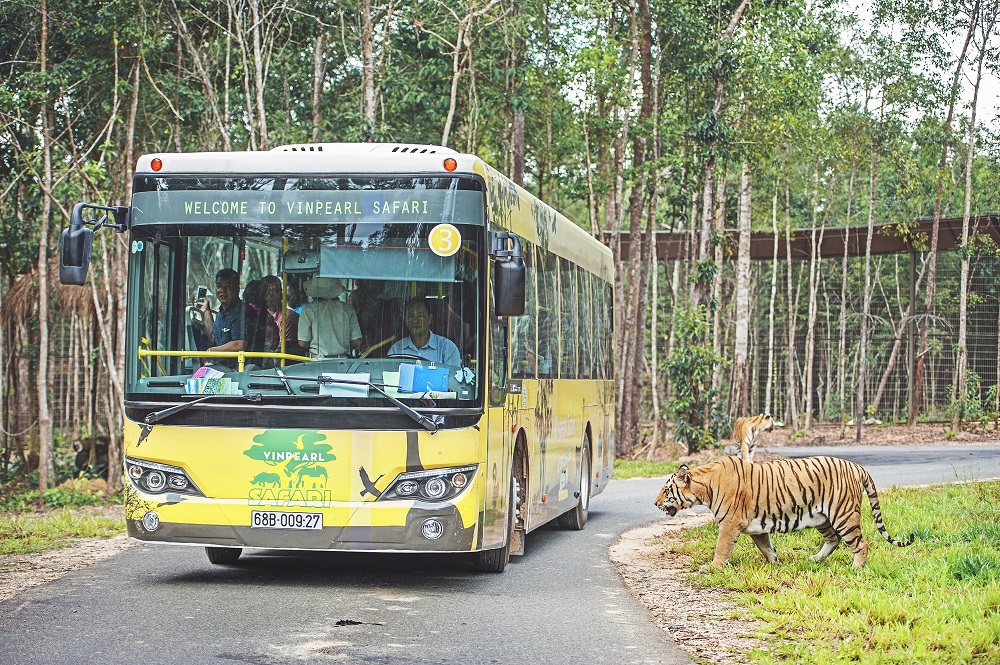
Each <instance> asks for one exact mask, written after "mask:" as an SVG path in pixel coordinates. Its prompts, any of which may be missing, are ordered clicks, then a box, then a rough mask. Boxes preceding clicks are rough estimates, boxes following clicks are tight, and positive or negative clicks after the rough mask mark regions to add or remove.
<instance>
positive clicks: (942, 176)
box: [909, 0, 979, 427]
mask: <svg viewBox="0 0 1000 665" xmlns="http://www.w3.org/2000/svg"><path fill="white" fill-rule="evenodd" d="M978 16H979V0H976V2H975V3H974V4H973V6H972V10H971V11H970V13H969V28H968V30H967V31H966V34H965V43H964V45H963V46H962V52H961V54H960V55H959V57H958V63H957V64H956V65H955V75H954V77H953V78H952V83H951V95H950V96H949V98H948V113H947V115H946V116H945V121H944V135H943V136H942V138H941V161H940V162H939V164H938V173H937V187H936V190H935V194H934V223H933V225H932V227H931V239H930V240H931V245H930V249H929V251H928V252H927V289H926V291H925V292H924V293H925V295H924V315H925V316H924V318H923V321H922V323H921V326H920V342H919V344H918V345H917V370H916V376H915V377H914V382H913V384H914V389H913V402H912V403H911V404H910V414H909V426H910V427H914V426H915V425H916V424H917V415H918V413H919V412H920V408H919V404H920V399H921V396H922V393H923V387H924V366H925V364H926V361H927V353H928V351H929V349H928V348H927V342H928V338H929V337H930V316H931V314H932V313H933V310H934V288H935V281H936V279H937V248H938V233H939V230H940V227H941V201H942V198H943V193H944V183H945V180H946V179H947V178H948V173H949V171H948V143H949V142H950V139H951V122H952V117H953V116H954V113H955V102H956V101H957V99H958V89H959V80H960V77H961V75H962V65H963V64H964V63H965V54H966V52H967V51H968V49H969V42H970V41H971V40H972V35H973V33H974V32H975V26H976V21H977V19H978Z"/></svg>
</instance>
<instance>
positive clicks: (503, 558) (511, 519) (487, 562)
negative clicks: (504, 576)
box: [476, 476, 517, 573]
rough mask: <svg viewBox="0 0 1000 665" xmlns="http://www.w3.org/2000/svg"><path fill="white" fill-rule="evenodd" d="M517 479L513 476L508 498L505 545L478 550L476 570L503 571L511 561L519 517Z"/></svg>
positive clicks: (485, 571)
mask: <svg viewBox="0 0 1000 665" xmlns="http://www.w3.org/2000/svg"><path fill="white" fill-rule="evenodd" d="M516 511H517V481H516V480H515V479H514V478H513V476H511V479H510V495H509V497H508V499H507V538H506V540H504V543H503V547H498V548H497V549H495V550H483V551H481V552H476V570H479V571H482V572H484V573H502V572H503V571H504V568H506V567H507V562H509V561H510V539H511V536H512V534H513V533H514V527H515V519H516V517H517V513H516Z"/></svg>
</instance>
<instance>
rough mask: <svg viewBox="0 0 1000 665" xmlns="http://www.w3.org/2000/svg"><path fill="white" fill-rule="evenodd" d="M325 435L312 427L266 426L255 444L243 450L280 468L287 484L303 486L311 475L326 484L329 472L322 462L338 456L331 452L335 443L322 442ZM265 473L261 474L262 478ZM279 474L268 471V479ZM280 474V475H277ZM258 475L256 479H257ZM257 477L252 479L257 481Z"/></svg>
mask: <svg viewBox="0 0 1000 665" xmlns="http://www.w3.org/2000/svg"><path fill="white" fill-rule="evenodd" d="M324 439H326V436H325V435H323V434H320V433H319V432H316V431H312V430H287V429H279V430H273V429H272V430H267V431H265V432H263V433H261V434H258V435H257V436H255V437H254V438H253V441H254V443H253V445H252V446H250V448H249V449H248V450H244V451H243V454H244V455H246V456H247V457H249V458H250V459H254V460H257V461H260V462H264V463H265V464H267V465H268V466H272V467H277V468H279V469H281V471H282V473H283V474H284V476H285V479H286V480H287V481H288V487H289V488H291V487H303V486H304V485H305V483H306V479H307V478H308V479H309V481H310V482H311V484H312V486H313V487H315V486H316V485H317V484H318V483H319V480H320V479H322V481H323V484H324V485H325V484H326V479H327V472H326V469H325V468H324V467H323V466H321V465H323V464H325V463H326V462H332V461H333V460H335V459H337V457H336V456H335V455H334V454H333V453H332V452H330V451H331V450H333V447H332V446H330V445H329V444H326V443H320V441H323V440H324ZM262 475H264V474H258V475H257V476H256V479H260V478H261V476H262ZM275 475H278V474H266V476H267V480H268V481H272V477H273V476H275ZM278 477H279V478H280V476H278ZM256 479H255V480H256ZM255 480H251V481H250V482H251V483H254V482H255Z"/></svg>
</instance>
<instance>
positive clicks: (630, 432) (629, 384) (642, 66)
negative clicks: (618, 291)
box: [618, 0, 655, 455]
mask: <svg viewBox="0 0 1000 665" xmlns="http://www.w3.org/2000/svg"><path fill="white" fill-rule="evenodd" d="M638 18H639V30H640V33H641V37H640V40H639V41H640V46H639V71H640V78H641V81H642V105H641V107H640V110H639V118H638V122H639V124H640V125H642V124H644V123H648V122H650V120H651V117H652V113H653V90H652V87H653V83H652V72H651V66H652V32H651V30H652V19H651V17H650V14H649V5H648V4H647V0H639V7H638ZM645 162H646V138H645V136H644V135H643V134H642V133H641V132H638V133H636V136H635V138H634V140H633V143H632V168H633V171H634V173H635V181H634V182H633V184H632V191H631V193H630V195H629V228H630V229H631V235H632V238H633V240H632V243H631V247H630V249H629V264H630V270H629V284H628V293H629V297H628V300H627V302H626V303H625V329H624V331H623V345H622V346H623V350H622V358H623V359H624V361H625V367H624V368H623V377H625V381H626V385H625V394H624V395H623V396H622V411H621V414H620V416H619V417H620V421H621V423H622V425H621V435H622V436H621V438H620V439H619V441H618V445H619V452H620V453H621V454H623V455H628V454H630V453H631V452H632V449H633V448H634V447H635V445H636V444H637V443H638V442H639V441H638V438H639V421H640V415H641V413H640V407H641V403H642V400H641V388H642V382H641V373H640V372H639V371H638V368H639V366H640V362H639V359H640V358H642V354H643V353H644V352H645V332H646V331H645V327H646V320H645V319H646V316H645V315H646V301H647V295H646V290H647V288H646V287H648V282H649V268H648V267H645V268H644V267H643V263H644V262H645V260H647V255H646V254H644V252H643V249H644V248H645V246H646V245H645V244H644V243H654V242H655V241H654V238H653V229H652V226H653V221H652V218H651V217H650V218H648V219H647V226H646V233H645V237H644V238H643V239H642V240H641V242H640V235H639V233H638V231H639V229H640V228H641V226H642V212H643V209H644V204H645V197H644V191H645V178H646V174H645V170H644V166H645ZM654 197H655V194H654ZM650 205H653V202H652V201H650ZM654 256H655V254H654Z"/></svg>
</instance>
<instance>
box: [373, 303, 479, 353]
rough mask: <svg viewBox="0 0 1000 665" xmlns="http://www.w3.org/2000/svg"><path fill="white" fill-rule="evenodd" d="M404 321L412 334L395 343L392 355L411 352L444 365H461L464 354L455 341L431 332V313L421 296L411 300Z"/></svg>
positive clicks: (390, 350)
mask: <svg viewBox="0 0 1000 665" xmlns="http://www.w3.org/2000/svg"><path fill="white" fill-rule="evenodd" d="M403 323H405V324H406V328H407V330H409V331H410V336H409V337H404V338H403V339H401V340H399V341H398V342H396V343H395V344H393V345H392V348H390V349H389V355H390V356H392V355H394V354H410V355H414V356H420V357H421V358H424V359H426V360H429V361H431V362H435V363H440V364H442V365H452V366H455V367H458V366H459V365H461V363H462V356H461V354H460V353H459V352H458V347H457V346H455V343H454V342H452V341H451V340H450V339H448V338H447V337H442V336H441V335H435V334H434V333H433V332H431V327H430V326H431V313H430V310H429V309H428V308H427V302H426V301H424V300H421V299H419V298H415V299H413V300H410V301H409V303H407V305H406V316H405V317H404V318H403Z"/></svg>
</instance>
